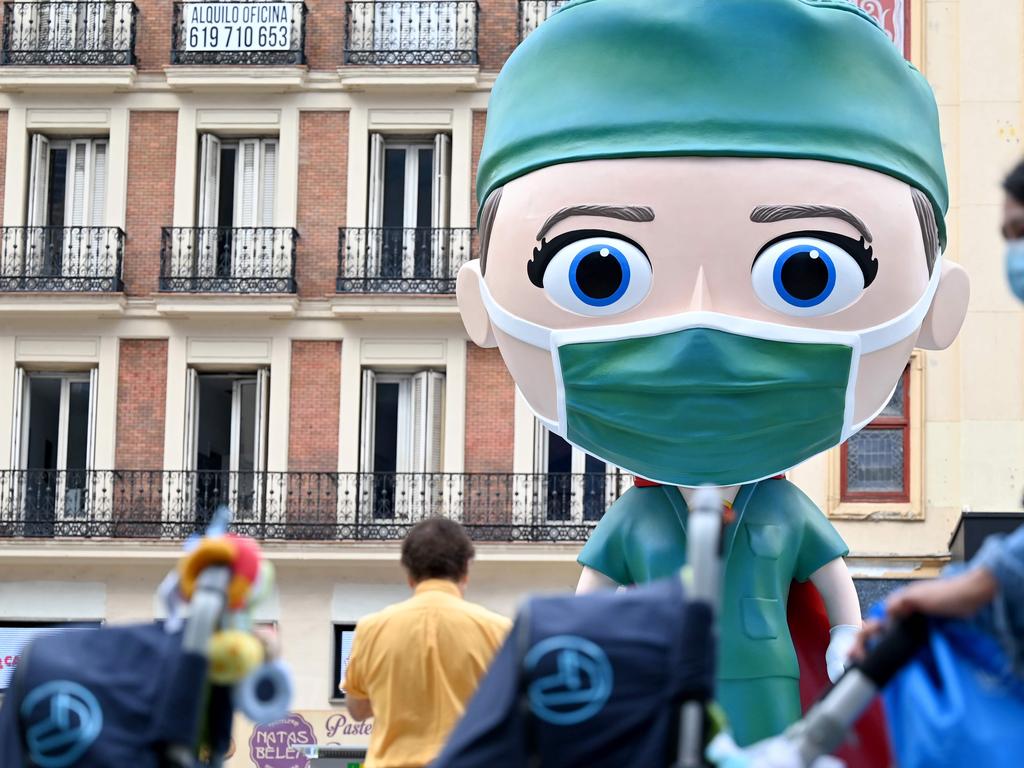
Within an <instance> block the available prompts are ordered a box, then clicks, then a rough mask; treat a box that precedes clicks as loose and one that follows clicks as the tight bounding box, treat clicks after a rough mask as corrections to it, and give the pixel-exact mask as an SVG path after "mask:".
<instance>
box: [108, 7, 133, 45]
mask: <svg viewBox="0 0 1024 768" xmlns="http://www.w3.org/2000/svg"><path fill="white" fill-rule="evenodd" d="M109 39H110V50H112V51H130V50H131V45H132V4H131V3H127V2H117V3H115V5H114V19H113V22H112V23H111V25H110V36H109Z"/></svg>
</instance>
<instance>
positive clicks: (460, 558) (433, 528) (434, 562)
mask: <svg viewBox="0 0 1024 768" xmlns="http://www.w3.org/2000/svg"><path fill="white" fill-rule="evenodd" d="M474 554H475V551H474V549H473V542H472V541H470V540H469V536H467V535H466V531H465V529H463V527H462V526H461V525H459V524H458V523H456V522H454V521H452V520H446V519H444V518H443V517H432V518H430V519H428V520H424V521H422V522H420V523H417V524H416V525H414V526H413V527H412V530H410V531H409V533H408V534H407V535H406V537H405V541H403V542H402V565H403V566H405V569H406V570H407V571H408V572H409V576H410V577H411V578H412V580H413V581H415V582H416V583H419V582H421V581H424V580H425V579H448V580H450V581H460V580H461V579H462V578H463V577H465V575H466V574H467V573H468V572H469V561H470V560H472V559H473V555H474Z"/></svg>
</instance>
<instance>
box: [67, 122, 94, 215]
mask: <svg viewBox="0 0 1024 768" xmlns="http://www.w3.org/2000/svg"><path fill="white" fill-rule="evenodd" d="M90 148H91V142H90V141H89V140H88V139H76V140H75V141H72V142H71V145H70V147H69V148H68V181H67V184H68V186H67V194H66V196H65V203H64V226H66V227H84V226H87V225H88V223H89V216H88V205H89V199H88V198H89V160H90V158H89V154H90V152H89V150H90Z"/></svg>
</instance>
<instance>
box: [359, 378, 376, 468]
mask: <svg viewBox="0 0 1024 768" xmlns="http://www.w3.org/2000/svg"><path fill="white" fill-rule="evenodd" d="M362 397H363V402H362V412H361V418H360V424H359V427H360V429H359V471H360V472H373V449H374V447H373V430H374V427H375V426H376V422H377V419H376V406H377V376H376V374H375V373H374V372H373V371H372V370H370V369H369V368H364V369H363V392H362Z"/></svg>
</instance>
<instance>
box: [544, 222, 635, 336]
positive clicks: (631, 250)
mask: <svg viewBox="0 0 1024 768" xmlns="http://www.w3.org/2000/svg"><path fill="white" fill-rule="evenodd" d="M650 288H651V264H650V262H649V261H648V260H647V256H646V255H645V254H644V252H643V251H641V250H640V248H639V247H638V246H636V245H635V244H633V243H631V242H629V241H626V240H619V239H617V238H614V237H604V236H600V237H584V238H582V239H579V240H574V241H571V242H570V243H569V244H567V245H563V246H562V247H561V248H560V249H559V250H558V252H557V253H556V254H555V255H554V256H553V257H552V258H551V260H550V261H549V262H548V264H547V268H546V269H545V270H544V290H545V291H547V293H548V295H549V296H550V297H551V299H552V300H553V301H554V302H555V303H556V304H558V305H559V306H561V307H562V308H564V309H567V310H569V311H570V312H576V313H578V314H581V315H589V316H601V315H615V314H619V313H620V312H625V311H626V310H627V309H631V308H633V307H635V306H636V305H637V304H639V303H640V301H642V300H643V298H644V297H645V296H646V295H647V293H648V291H649V290H650Z"/></svg>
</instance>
